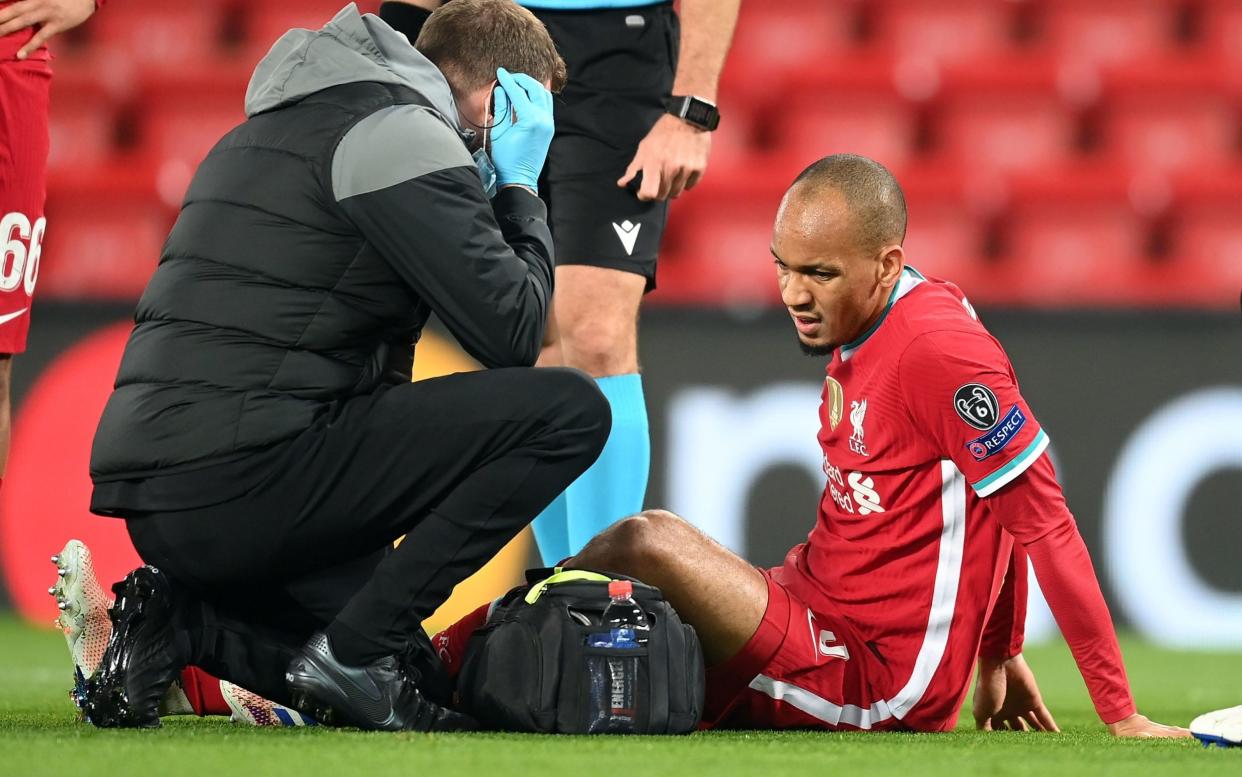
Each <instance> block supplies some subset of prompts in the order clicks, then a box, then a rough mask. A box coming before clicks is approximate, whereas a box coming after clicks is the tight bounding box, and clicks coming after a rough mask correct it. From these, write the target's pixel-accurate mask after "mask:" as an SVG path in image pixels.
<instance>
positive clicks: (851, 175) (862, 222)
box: [786, 154, 906, 252]
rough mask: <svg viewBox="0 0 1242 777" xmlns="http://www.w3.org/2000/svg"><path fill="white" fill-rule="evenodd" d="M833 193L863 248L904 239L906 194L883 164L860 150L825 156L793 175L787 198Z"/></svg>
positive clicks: (806, 197) (881, 245) (877, 246)
mask: <svg viewBox="0 0 1242 777" xmlns="http://www.w3.org/2000/svg"><path fill="white" fill-rule="evenodd" d="M832 194H835V195H837V196H839V197H840V200H841V204H843V205H844V206H845V208H846V210H847V211H848V213H849V216H850V220H851V221H852V222H853V228H854V235H855V238H856V239H857V240H858V244H859V247H860V248H862V249H863V250H865V251H868V252H871V251H878V250H880V248H882V247H884V246H886V245H901V244H902V241H904V240H905V238H906V197H905V194H903V193H902V191H901V185H900V184H898V183H897V179H896V178H894V177H893V174H892V173H890V172H889V171H888V168H886V167H885V166H884V165H882V164H880V163H879V162H876V161H875V160H874V159H868V158H867V157H864V156H858V155H857V154H833V155H832V156H826V157H824V158H823V159H821V160H819V161H818V162H816V163H814V164H812V165H811V166H810V167H808V168H806V169H805V170H803V171H802V172H801V173H800V174H799V175H798V177H797V178H795V179H794V182H793V184H792V185H791V186H790V187H789V192H788V193H787V194H786V199H787V200H795V199H796V200H799V201H803V202H805V201H806V200H815V199H821V198H824V197H825V196H831V195H832Z"/></svg>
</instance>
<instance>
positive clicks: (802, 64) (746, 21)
mask: <svg viewBox="0 0 1242 777" xmlns="http://www.w3.org/2000/svg"><path fill="white" fill-rule="evenodd" d="M857 5H858V3H856V2H848V1H842V0H834V2H824V1H823V0H763V2H744V3H742V7H741V12H740V14H739V16H738V23H737V29H736V30H735V32H734V34H733V44H732V46H731V47H730V49H729V58H728V60H727V62H726V64H725V70H724V75H723V78H722V88H723V89H724V90H726V91H730V92H734V93H741V94H745V95H748V96H756V97H758V96H762V93H763V91H764V90H765V89H769V88H770V87H771V85H772V84H773V83H774V82H780V81H781V80H782V79H783V78H784V77H785V76H786V75H788V74H789V73H790V72H793V71H797V70H801V69H804V68H806V67H807V63H810V62H816V61H819V60H822V59H823V58H824V57H826V56H828V57H833V56H838V55H839V54H840V53H841V52H842V51H843V50H845V49H848V48H850V47H851V46H852V45H853V33H854V26H855V18H854V17H855V11H856V6H857Z"/></svg>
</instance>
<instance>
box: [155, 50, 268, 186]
mask: <svg viewBox="0 0 1242 777" xmlns="http://www.w3.org/2000/svg"><path fill="white" fill-rule="evenodd" d="M240 76H241V74H240V73H236V74H234V76H233V77H232V78H228V79H220V76H219V74H216V75H215V77H204V78H201V79H193V78H186V79H174V80H167V79H162V80H158V81H152V82H149V83H147V84H146V85H144V87H143V89H142V91H141V94H140V102H139V105H140V108H141V114H140V117H139V139H140V142H141V145H140V153H141V155H142V156H143V157H144V158H145V159H146V160H147V161H148V163H149V164H150V165H152V166H153V167H154V168H155V169H156V171H157V175H158V179H159V182H160V191H161V193H162V194H163V195H164V196H165V199H166V201H167V202H168V204H169V205H177V204H179V203H180V201H181V197H182V195H183V194H184V192H185V187H186V185H187V184H188V183H189V182H190V176H191V175H192V174H193V172H194V170H195V168H197V167H198V164H199V162H201V161H202V160H203V157H204V156H206V155H207V152H208V151H210V150H211V147H212V146H214V145H215V144H216V142H217V141H218V140H220V138H221V137H223V136H224V134H225V133H227V132H228V131H229V130H231V129H233V128H234V127H236V126H237V125H238V124H240V123H241V122H242V121H244V120H245V118H246V117H245V112H244V108H243V106H244V102H245V93H246V85H245V81H242V80H241V77H240Z"/></svg>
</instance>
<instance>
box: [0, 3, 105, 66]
mask: <svg viewBox="0 0 1242 777" xmlns="http://www.w3.org/2000/svg"><path fill="white" fill-rule="evenodd" d="M93 13H95V0H19V2H16V3H13V4H12V5H10V6H6V7H4V8H0V38H3V37H4V36H6V35H9V34H11V33H14V32H18V31H19V30H24V29H26V28H27V27H38V28H39V29H38V31H37V32H35V34H34V37H32V38H31V39H30V40H29V41H27V42H26V45H25V46H22V47H21V49H20V50H19V51H18V52H17V58H18V59H25V58H26V57H28V56H30V54H31V53H32V52H34V51H35V49H37V48H39V47H40V46H42V45H43V44H44V43H47V41H48V39H49V38H51V37H52V36H53V35H56V34H58V33H62V32H64V31H65V30H71V29H73V28H74V27H77V26H78V25H79V24H81V23H82V22H84V21H86V20H87V19H89V18H91V14H93Z"/></svg>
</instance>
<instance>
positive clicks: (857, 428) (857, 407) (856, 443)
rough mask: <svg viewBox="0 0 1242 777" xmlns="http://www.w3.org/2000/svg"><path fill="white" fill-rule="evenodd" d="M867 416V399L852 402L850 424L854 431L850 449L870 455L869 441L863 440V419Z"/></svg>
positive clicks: (860, 454) (863, 454) (861, 454)
mask: <svg viewBox="0 0 1242 777" xmlns="http://www.w3.org/2000/svg"><path fill="white" fill-rule="evenodd" d="M866 417H867V400H865V399H864V400H862V401H861V402H860V401H858V400H854V401H853V402H850V425H851V426H853V427H854V433H853V434H851V435H850V450H852V451H853V452H854V453H857V454H858V455H859V456H870V455H871V454H870V453H868V452H867V443H866V441H865V440H863V434H864V432H863V420H864V419H866Z"/></svg>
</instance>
